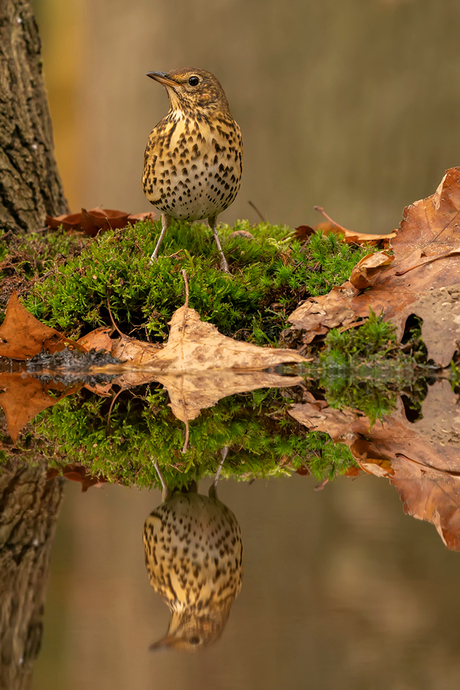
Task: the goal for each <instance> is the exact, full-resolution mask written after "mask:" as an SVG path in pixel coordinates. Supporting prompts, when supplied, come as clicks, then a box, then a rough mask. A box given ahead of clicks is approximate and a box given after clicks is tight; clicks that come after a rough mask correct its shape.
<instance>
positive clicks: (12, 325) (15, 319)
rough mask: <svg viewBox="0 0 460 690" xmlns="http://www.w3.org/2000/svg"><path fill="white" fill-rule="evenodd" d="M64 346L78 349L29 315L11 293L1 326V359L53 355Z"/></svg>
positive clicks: (24, 358) (71, 342)
mask: <svg viewBox="0 0 460 690" xmlns="http://www.w3.org/2000/svg"><path fill="white" fill-rule="evenodd" d="M65 347H68V348H69V349H72V348H78V349H80V348H79V346H78V345H77V344H76V343H75V342H74V341H73V340H70V338H66V337H65V336H64V335H63V334H62V333H59V332H58V331H56V330H54V328H49V327H48V326H45V324H43V323H41V322H40V321H38V319H36V318H35V316H32V314H30V313H29V312H28V311H27V309H26V308H25V307H23V306H22V304H21V302H20V301H19V298H18V296H17V294H16V293H13V294H12V295H11V297H10V299H9V301H8V306H7V308H6V315H5V320H4V321H3V323H2V325H1V326H0V357H7V358H8V359H16V360H26V359H30V358H31V357H33V356H34V355H37V354H38V353H39V352H41V351H42V350H48V352H50V353H51V354H53V353H55V352H61V351H62V350H63V349H64V348H65Z"/></svg>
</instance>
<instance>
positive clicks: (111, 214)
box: [46, 208, 155, 237]
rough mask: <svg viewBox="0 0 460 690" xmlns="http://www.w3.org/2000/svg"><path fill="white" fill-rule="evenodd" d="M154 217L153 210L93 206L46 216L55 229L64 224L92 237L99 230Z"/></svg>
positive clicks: (51, 226)
mask: <svg viewBox="0 0 460 690" xmlns="http://www.w3.org/2000/svg"><path fill="white" fill-rule="evenodd" d="M154 217H155V213H154V212H153V211H150V212H147V213H134V214H130V213H125V212H124V211H117V210H115V209H110V208H92V209H90V210H89V211H87V210H86V209H85V208H82V210H81V212H80V213H70V214H67V215H66V214H64V215H62V216H56V217H53V216H46V224H47V226H48V227H49V228H52V229H54V230H57V229H58V228H59V227H60V226H61V225H62V227H63V228H64V229H65V230H80V231H83V232H84V233H85V234H86V235H89V236H90V237H95V236H96V235H97V234H98V233H99V232H104V231H105V230H109V229H113V230H115V229H117V228H124V227H126V225H128V223H130V224H131V225H133V224H134V223H135V222H136V221H138V220H153V219H154Z"/></svg>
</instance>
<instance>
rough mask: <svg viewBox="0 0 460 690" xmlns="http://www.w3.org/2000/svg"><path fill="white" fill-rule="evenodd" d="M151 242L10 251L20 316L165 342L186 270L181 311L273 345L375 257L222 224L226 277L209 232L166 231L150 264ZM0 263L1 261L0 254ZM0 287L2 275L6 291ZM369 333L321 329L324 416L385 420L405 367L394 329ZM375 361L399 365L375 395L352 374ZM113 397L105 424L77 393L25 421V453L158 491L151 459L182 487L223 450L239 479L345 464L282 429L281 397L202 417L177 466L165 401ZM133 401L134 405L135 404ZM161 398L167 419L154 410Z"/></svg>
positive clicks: (56, 238) (42, 239) (60, 236)
mask: <svg viewBox="0 0 460 690" xmlns="http://www.w3.org/2000/svg"><path fill="white" fill-rule="evenodd" d="M159 230H160V227H159V223H154V224H152V223H151V222H150V221H148V222H139V223H136V225H134V226H127V228H125V229H123V230H115V231H109V232H107V233H104V234H102V235H100V236H99V237H97V238H96V239H95V240H90V239H85V238H82V236H81V235H75V234H74V235H72V234H69V233H66V232H64V231H62V230H60V231H57V232H53V233H47V234H43V233H42V234H37V233H34V234H32V235H29V236H27V237H24V238H22V239H21V240H20V241H19V242H18V243H17V246H16V248H15V254H14V261H12V262H10V265H13V266H14V270H13V271H12V270H11V268H10V273H9V275H10V276H11V275H12V274H14V277H15V279H16V281H17V280H18V279H19V281H20V282H21V281H22V283H21V284H22V286H23V289H22V293H23V302H24V304H25V306H26V307H27V308H28V309H29V311H31V312H32V313H33V314H34V315H35V316H36V317H37V318H39V319H40V320H41V321H43V322H44V323H46V324H47V325H50V326H52V327H55V328H57V329H58V330H61V331H64V332H65V333H66V335H68V336H69V337H73V338H77V337H80V336H81V335H83V334H85V333H87V332H89V331H90V330H92V329H93V328H96V327H98V326H101V325H109V324H110V315H109V307H110V312H111V313H112V316H113V318H114V319H115V321H116V323H117V325H118V327H119V328H121V330H123V331H124V332H126V333H128V334H130V335H132V336H134V337H138V338H140V339H145V340H149V341H164V340H165V339H166V338H167V334H168V325H167V324H168V321H169V320H170V318H171V316H172V314H173V312H174V311H175V309H177V308H178V307H180V306H181V305H182V304H183V302H184V295H185V290H184V282H183V277H182V273H181V272H182V270H183V269H185V271H186V272H187V275H188V279H189V289H190V298H189V300H190V301H189V304H190V306H191V307H194V308H195V309H197V311H198V312H199V313H200V316H201V318H202V319H203V320H205V321H206V320H207V321H210V322H212V323H213V324H214V325H216V326H217V328H218V329H219V331H220V332H222V333H223V334H225V335H229V336H232V337H235V338H237V339H241V340H246V341H249V342H253V343H255V344H258V345H269V346H277V345H278V344H280V339H281V338H282V337H283V332H284V331H285V329H286V327H287V326H288V322H287V317H288V316H289V314H290V313H291V312H292V311H293V309H295V308H296V307H297V305H298V304H299V302H300V301H302V300H303V299H307V298H308V297H310V296H314V295H320V294H326V293H328V292H329V291H330V289H331V288H332V287H334V286H335V285H340V284H341V283H343V282H344V281H345V280H347V279H348V278H349V275H350V273H351V270H352V268H353V266H354V265H355V264H356V263H357V262H358V261H359V260H360V259H361V258H362V257H363V256H365V255H366V254H368V253H369V252H370V251H373V249H372V248H370V247H361V246H358V245H350V244H345V243H344V242H343V241H341V239H340V238H339V237H337V236H336V235H332V234H330V235H327V236H324V235H322V234H321V233H317V234H314V235H312V236H311V237H310V238H308V240H307V241H306V242H300V241H299V240H298V239H296V237H295V234H294V232H293V231H292V230H291V229H289V228H287V227H286V226H281V225H278V226H274V225H270V224H268V223H261V224H259V225H257V226H250V225H249V223H248V222H247V221H241V222H238V223H237V224H235V226H233V227H230V226H225V225H224V226H223V225H221V226H219V234H220V236H221V238H222V240H223V246H224V251H225V254H226V256H227V259H228V261H229V264H230V268H231V272H232V275H231V277H230V276H228V275H225V274H223V273H222V272H221V271H220V270H219V268H218V266H219V257H218V253H217V249H216V247H215V243H214V241H213V238H212V233H211V231H210V229H209V228H208V227H207V226H205V225H201V224H194V225H193V226H190V225H189V224H187V223H180V222H177V223H174V224H173V225H172V226H171V228H170V229H169V230H168V233H167V235H166V238H165V241H164V244H163V245H162V256H161V258H160V261H158V263H156V264H150V261H149V257H150V254H151V251H152V250H153V247H154V245H155V242H156V238H157V236H158V233H159ZM1 254H3V255H4V257H6V258H8V252H5V251H4V250H2V247H1V244H0V255H1ZM5 263H6V264H8V261H4V264H5ZM9 275H8V270H7V271H3V275H2V278H3V280H4V281H5V279H6V280H7V279H8V277H9ZM24 286H25V287H24ZM366 324H367V325H366ZM366 324H365V325H364V326H363V327H361V328H358V329H355V330H353V331H352V332H347V333H345V334H343V333H339V332H336V331H331V332H330V333H329V334H328V336H327V338H326V340H325V343H324V344H321V345H320V346H319V347H318V348H317V353H316V354H317V360H316V362H315V363H314V364H313V365H312V367H311V368H310V377H311V371H313V369H315V367H316V370H317V379H318V380H319V385H320V386H321V387H323V388H324V389H325V390H326V399H328V398H329V400H328V402H329V404H331V405H332V406H338V407H340V406H342V405H344V404H353V406H354V407H358V406H359V405H357V404H356V403H357V402H358V401H359V400H361V401H362V403H364V406H365V405H366V404H367V410H364V411H366V412H367V413H368V414H369V416H370V417H371V419H372V418H375V419H376V418H378V417H379V416H381V414H383V413H385V412H387V411H389V410H390V409H391V406H392V400H393V399H394V395H393V396H391V395H390V396H388V378H390V379H391V383H390V387H391V386H392V385H393V388H395V387H396V383H395V382H396V381H397V379H398V376H399V375H400V374H401V375H402V369H404V365H405V364H407V358H406V361H405V363H404V362H403V363H402V362H401V360H400V358H399V359H398V357H395V353H396V352H397V348H396V344H395V338H394V332H393V331H392V327H391V324H384V323H383V322H382V320H381V319H380V318H379V317H378V316H376V315H371V319H369V320H368V322H366ZM370 339H371V341H372V347H371V348H369V342H370ZM359 343H361V345H360V344H359ZM281 344H283V345H284V343H281ZM364 353H365V357H363V354H364ZM383 359H387V360H388V361H393V362H394V361H396V360H397V366H396V367H395V366H393V365H391V366H390V369H391V375H389V376H386V377H383V379H382V377H380V380H379V381H377V383H375V380H374V381H372V382H370V377H369V376H368V377H364V379H365V382H364V384H363V382H362V380H361V377H360V376H356V370H357V368H359V367H362V366H367V367H368V366H369V363H370V364H371V365H372V363H374V364H377V361H378V362H379V364H380V368H381V363H382V360H383ZM404 375H405V374H404ZM366 378H367V381H366ZM316 385H318V384H316ZM370 389H372V390H371V391H370ZM328 391H329V392H328ZM370 392H371V393H372V395H371V394H370ZM123 396H124V397H122V398H121V399H120V400H119V401H117V404H116V405H115V406H114V407H113V408H112V410H111V414H110V420H109V421H108V420H107V409H106V408H107V401H104V400H103V399H97V398H94V397H90V398H85V395H84V394H80V395H79V396H77V397H74V398H69V399H65V400H64V401H62V402H61V403H60V404H59V405H58V406H56V407H55V408H51V409H50V410H47V411H45V412H43V413H41V414H40V415H39V416H38V417H37V418H36V419H35V420H34V421H33V422H32V424H31V428H30V429H29V431H28V432H27V433H28V434H29V439H28V440H27V439H26V442H25V444H23V446H24V449H26V446H27V445H29V446H34V443H32V441H31V437H32V436H33V437H34V438H35V439H38V441H39V445H41V449H42V450H41V451H40V452H39V454H38V456H41V455H42V454H43V453H44V454H45V455H46V456H47V459H48V461H49V462H51V464H55V465H56V466H62V465H63V463H66V464H69V463H72V462H73V463H77V462H78V463H81V464H83V465H84V466H85V467H87V468H88V469H89V470H90V471H91V472H93V473H102V474H103V475H104V476H106V477H107V479H109V481H116V482H120V483H123V484H131V483H135V484H138V485H140V486H149V485H151V484H152V483H156V475H155V472H154V470H153V464H152V462H151V459H152V457H153V453H155V456H156V457H157V459H158V460H159V463H160V465H162V466H163V467H168V466H169V467H171V468H173V467H174V468H175V469H174V474H175V477H176V482H177V481H178V477H179V481H183V482H184V483H185V482H187V481H189V480H190V478H191V476H192V475H193V478H198V477H199V476H202V475H206V474H211V473H212V472H214V471H215V467H216V463H217V462H218V450H219V448H221V447H223V446H225V445H229V446H230V449H231V450H230V452H229V456H228V458H229V460H228V463H226V468H227V469H226V471H227V472H229V473H230V474H232V475H233V476H236V477H238V478H243V479H250V478H253V477H259V476H270V475H273V474H283V473H287V472H292V471H301V472H304V473H306V472H309V473H312V474H314V475H315V476H316V477H318V479H324V478H328V479H331V478H332V477H333V476H335V475H336V474H340V473H343V472H346V471H347V469H349V468H350V467H351V466H352V465H353V460H352V457H351V453H350V451H349V449H348V448H347V447H346V446H344V445H342V444H338V443H334V442H333V441H331V439H330V438H329V437H328V436H327V434H322V433H319V432H315V433H308V431H307V430H306V429H305V428H304V427H302V428H299V427H300V425H298V424H297V423H296V422H295V421H294V420H293V419H292V418H290V417H289V415H288V414H287V408H288V406H289V405H290V404H293V403H294V402H296V399H295V398H296V395H295V394H293V396H292V397H291V398H289V396H288V394H287V393H286V391H284V392H283V393H282V394H281V393H280V392H279V391H278V392H276V391H275V392H273V391H272V392H267V391H256V392H254V393H253V394H246V395H243V396H232V398H229V399H226V400H223V401H220V403H219V404H218V405H217V406H216V407H214V408H213V409H212V410H204V411H202V412H201V414H200V417H199V418H198V419H196V420H193V421H192V422H190V443H189V450H188V451H187V453H186V454H185V455H182V454H181V453H180V448H181V447H182V445H183V434H184V430H183V424H182V423H181V422H179V420H176V419H175V418H174V417H173V415H172V413H171V412H170V411H169V408H168V407H167V395H166V394H165V393H164V391H163V390H162V389H160V388H158V387H157V388H154V387H153V388H151V389H150V390H149V391H148V392H147V393H145V392H142V393H141V394H140V395H134V396H132V397H131V398H130V395H129V393H128V392H126V393H123ZM126 396H128V397H127V398H126ZM152 396H153V397H152ZM141 399H142V400H143V403H142V405H137V404H134V402H133V401H134V400H137V401H139V400H141ZM160 399H162V401H163V405H164V410H163V411H161V407H160V406H159V405H158V404H157V402H158V401H159V400H160ZM155 401H156V402H155ZM263 401H265V402H263ZM123 410H124V412H123ZM256 411H258V412H256ZM267 420H268V422H269V423H268V422H267ZM294 427H295V428H294ZM69 429H70V430H71V433H70V434H69V431H68V430H69ZM27 433H26V436H27ZM53 438H54V441H53ZM232 439H233V440H232ZM178 454H179V455H178ZM32 455H33V454H32ZM163 456H164V457H163ZM127 458H129V459H128V460H127ZM3 460H4V462H9V461H10V460H11V454H10V453H9V452H3ZM224 475H225V472H224Z"/></svg>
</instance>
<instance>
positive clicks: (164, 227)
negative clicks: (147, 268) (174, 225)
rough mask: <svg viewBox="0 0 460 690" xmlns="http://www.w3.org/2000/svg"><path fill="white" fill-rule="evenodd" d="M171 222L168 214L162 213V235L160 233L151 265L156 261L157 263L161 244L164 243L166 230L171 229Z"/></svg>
mask: <svg viewBox="0 0 460 690" xmlns="http://www.w3.org/2000/svg"><path fill="white" fill-rule="evenodd" d="M170 222H171V216H168V214H167V213H162V214H161V233H160V237H159V238H158V242H157V246H156V247H155V249H154V250H153V254H152V256H151V257H150V263H151V264H153V263H154V262H155V261H157V256H158V250H159V248H160V244H161V243H162V242H163V237H164V236H165V232H166V230H167V229H168V228H169V224H170Z"/></svg>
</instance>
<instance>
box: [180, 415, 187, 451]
mask: <svg viewBox="0 0 460 690" xmlns="http://www.w3.org/2000/svg"><path fill="white" fill-rule="evenodd" d="M188 439H189V428H188V419H186V420H185V441H184V445H183V446H182V450H181V453H182V454H184V453H186V452H187V450H188Z"/></svg>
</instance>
